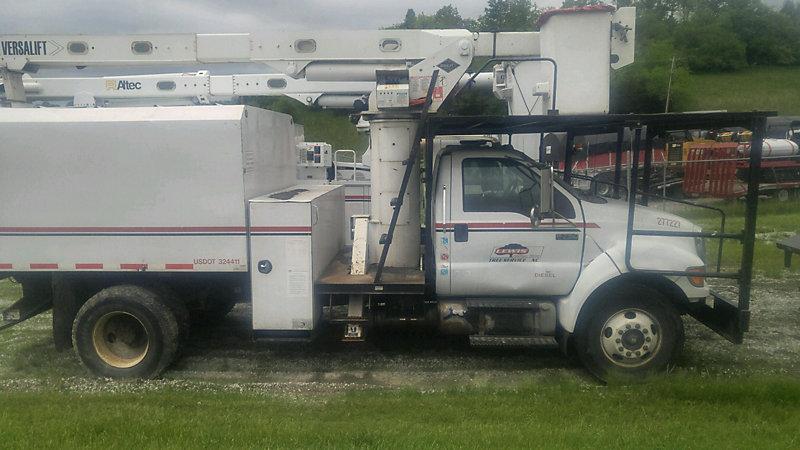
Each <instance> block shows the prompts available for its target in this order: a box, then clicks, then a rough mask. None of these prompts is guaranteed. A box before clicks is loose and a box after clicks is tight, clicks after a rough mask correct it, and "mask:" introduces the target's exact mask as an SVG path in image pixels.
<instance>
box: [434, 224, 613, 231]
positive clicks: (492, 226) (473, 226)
mask: <svg viewBox="0 0 800 450" xmlns="http://www.w3.org/2000/svg"><path fill="white" fill-rule="evenodd" d="M467 225H468V226H469V229H470V230H502V229H509V228H512V229H517V228H521V229H524V228H531V224H530V222H498V223H492V222H470V223H468V224H467ZM454 226H455V224H454V223H451V222H448V223H441V222H440V223H437V224H436V229H437V230H440V231H441V230H443V229H450V228H453V227H454ZM540 228H600V225H598V224H596V223H590V222H587V223H583V222H575V223H574V224H571V223H569V222H556V223H547V222H543V223H542V224H541V225H540Z"/></svg>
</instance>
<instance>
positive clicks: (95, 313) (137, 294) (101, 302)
mask: <svg viewBox="0 0 800 450" xmlns="http://www.w3.org/2000/svg"><path fill="white" fill-rule="evenodd" d="M72 340H73V346H74V348H75V352H76V353H77V354H78V357H79V358H80V359H81V362H83V364H84V365H85V366H86V367H87V368H88V369H89V371H90V372H91V373H93V374H95V375H98V376H103V377H112V378H154V377H157V376H158V375H160V374H161V373H162V372H163V371H164V369H166V368H167V366H169V364H170V363H172V361H173V359H174V358H175V355H176V353H177V350H178V342H179V340H180V326H179V324H178V320H177V319H176V318H175V314H174V313H173V311H172V309H171V308H170V307H169V306H167V304H166V303H165V302H164V300H163V299H162V298H160V296H159V295H158V294H156V293H155V292H154V291H152V290H149V289H145V288H143V287H139V286H115V287H111V288H107V289H104V290H102V291H100V292H99V293H97V294H96V295H95V296H93V297H92V298H90V299H89V300H88V301H87V302H86V303H85V304H84V305H83V306H82V307H81V309H80V311H78V315H77V316H76V318H75V322H74V324H73V328H72Z"/></svg>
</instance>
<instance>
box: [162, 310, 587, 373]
mask: <svg viewBox="0 0 800 450" xmlns="http://www.w3.org/2000/svg"><path fill="white" fill-rule="evenodd" d="M338 331H339V330H337V329H334V328H327V329H324V330H322V331H321V332H320V333H319V334H318V335H317V336H316V337H315V338H314V339H313V340H311V341H310V342H302V343H300V342H274V341H273V342H270V341H261V340H254V339H252V332H251V327H250V316H249V310H248V309H247V308H246V307H242V305H240V306H237V308H236V310H235V311H234V312H233V313H232V314H230V315H229V316H228V317H226V318H225V319H224V320H222V321H220V322H219V324H218V325H217V326H213V327H203V328H200V329H196V330H195V331H194V332H193V336H192V339H190V340H189V344H188V345H187V346H186V348H185V349H184V352H183V355H182V357H181V358H180V360H179V361H178V362H177V363H176V364H175V365H174V366H173V370H172V371H171V373H170V374H169V376H170V377H184V376H185V377H188V378H200V379H236V380H242V381H244V380H251V381H256V380H257V381H266V382H331V383H358V384H365V385H381V386H386V385H388V386H398V387H405V386H407V387H419V386H420V385H426V384H429V383H431V384H434V385H436V384H439V383H441V384H448V383H451V382H457V383H471V384H475V383H478V384H482V383H488V384H492V385H494V384H497V383H499V384H507V383H511V384H518V383H524V382H527V381H530V380H531V379H538V378H547V377H552V376H553V375H555V374H558V373H561V374H567V375H568V376H569V377H570V378H574V377H578V378H587V379H588V378H589V377H588V375H586V374H585V372H584V371H583V370H582V368H581V367H580V365H579V364H577V363H576V362H575V361H574V360H573V359H571V358H567V357H564V356H563V355H562V354H561V353H560V351H559V350H557V349H533V348H519V347H516V348H502V347H471V346H470V345H469V341H468V340H467V339H466V338H463V337H447V336H441V335H438V334H436V333H435V332H432V331H425V330H417V331H409V330H395V329H385V330H373V331H372V332H371V333H370V334H369V336H368V338H367V340H366V341H365V342H356V343H351V342H341V340H340V339H339V338H340V335H339V333H338Z"/></svg>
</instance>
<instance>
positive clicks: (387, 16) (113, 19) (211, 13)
mask: <svg viewBox="0 0 800 450" xmlns="http://www.w3.org/2000/svg"><path fill="white" fill-rule="evenodd" d="M537 3H538V4H539V6H555V5H560V4H561V0H544V1H539V2H537ZM2 4H3V7H2V8H0V33H3V34H6V33H87V34H90V33H155V32H161V33H164V32H168V33H187V32H188V33H195V32H199V33H212V32H214V33H219V32H253V31H258V30H259V29H297V28H300V29H305V28H313V29H322V28H327V29H337V28H340V29H341V28H346V29H375V28H381V27H385V26H388V25H391V24H393V23H397V22H400V21H402V19H403V17H404V16H405V13H406V10H407V9H408V8H414V10H415V11H417V12H425V13H428V14H432V13H434V12H436V10H437V9H439V8H440V7H441V6H443V5H446V4H453V5H454V6H456V7H457V8H458V10H459V12H460V13H461V15H462V17H477V16H479V15H480V14H481V13H482V12H483V7H484V6H485V4H486V0H461V1H447V0H404V1H397V0H371V1H370V0H366V1H364V0H362V1H357V0H160V1H152V0H124V1H123V0H80V1H75V0H18V1H14V0H2Z"/></svg>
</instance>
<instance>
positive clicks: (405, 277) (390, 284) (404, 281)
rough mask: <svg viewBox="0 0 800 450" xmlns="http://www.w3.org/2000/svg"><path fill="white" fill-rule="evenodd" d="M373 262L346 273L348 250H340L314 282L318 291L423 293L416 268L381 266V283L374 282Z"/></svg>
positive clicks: (423, 278) (419, 272) (334, 292)
mask: <svg viewBox="0 0 800 450" xmlns="http://www.w3.org/2000/svg"><path fill="white" fill-rule="evenodd" d="M376 267H377V265H376V264H373V265H370V266H369V267H368V268H367V273H366V274H364V275H353V274H351V273H350V252H349V251H343V252H341V253H340V254H339V255H338V256H337V257H336V258H335V259H334V260H333V262H331V264H330V265H329V266H328V267H327V268H326V269H325V271H324V272H323V273H322V276H320V277H319V279H318V280H317V282H316V283H315V285H316V292H317V293H318V294H367V293H370V294H375V293H387V294H388V293H391V294H423V293H424V292H425V274H424V273H423V271H422V270H420V269H414V268H396V267H387V268H385V269H384V270H383V275H382V276H381V283H380V284H375V283H374V281H375V269H376Z"/></svg>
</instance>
